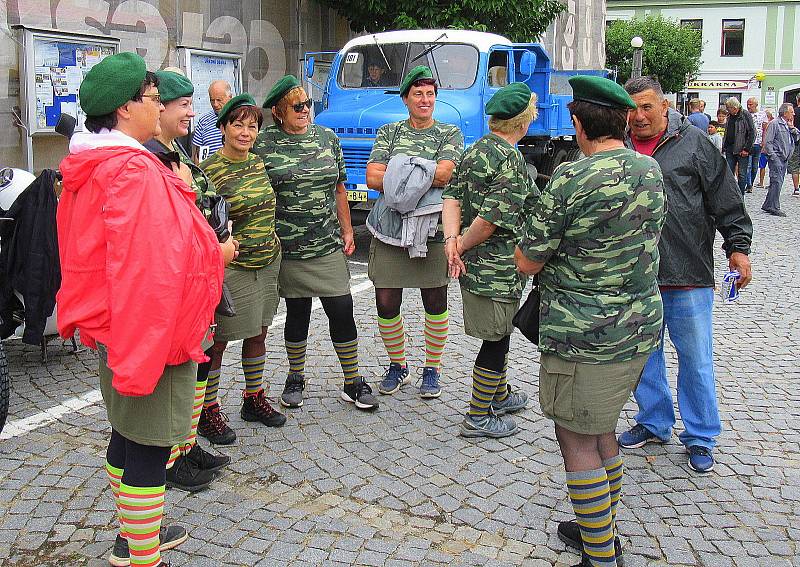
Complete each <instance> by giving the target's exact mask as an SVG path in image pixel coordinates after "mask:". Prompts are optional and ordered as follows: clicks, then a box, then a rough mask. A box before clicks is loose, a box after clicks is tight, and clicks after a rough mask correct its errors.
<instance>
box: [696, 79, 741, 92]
mask: <svg viewBox="0 0 800 567" xmlns="http://www.w3.org/2000/svg"><path fill="white" fill-rule="evenodd" d="M749 84H750V81H748V80H747V79H741V80H740V79H732V80H722V81H689V82H688V83H686V89H687V90H692V89H697V90H703V89H705V90H715V91H716V90H723V91H727V90H746V89H747V88H748V85H749Z"/></svg>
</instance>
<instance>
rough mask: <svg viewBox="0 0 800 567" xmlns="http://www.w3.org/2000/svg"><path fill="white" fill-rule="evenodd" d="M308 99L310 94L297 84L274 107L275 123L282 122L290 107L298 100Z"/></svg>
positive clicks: (273, 117)
mask: <svg viewBox="0 0 800 567" xmlns="http://www.w3.org/2000/svg"><path fill="white" fill-rule="evenodd" d="M306 100H308V95H307V94H306V90H305V89H304V88H303V87H300V86H297V87H294V88H293V89H290V90H289V91H288V92H287V93H286V94H285V95H283V96H282V97H281V99H280V100H279V101H278V103H277V104H276V105H275V106H273V107H272V120H273V121H274V122H275V124H280V123H282V122H283V121H284V120H285V119H286V113H287V112H288V110H289V107H290V106H292V105H293V104H297V103H298V102H303V101H306Z"/></svg>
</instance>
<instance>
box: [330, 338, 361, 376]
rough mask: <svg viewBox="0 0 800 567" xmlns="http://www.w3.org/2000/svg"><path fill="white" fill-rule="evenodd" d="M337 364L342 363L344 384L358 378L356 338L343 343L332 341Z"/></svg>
mask: <svg viewBox="0 0 800 567" xmlns="http://www.w3.org/2000/svg"><path fill="white" fill-rule="evenodd" d="M333 348H334V350H336V356H338V357H339V364H341V365H342V372H343V373H344V384H345V386H349V385H351V384H352V383H353V382H355V381H356V378H358V338H355V339H353V340H352V341H347V342H344V343H333Z"/></svg>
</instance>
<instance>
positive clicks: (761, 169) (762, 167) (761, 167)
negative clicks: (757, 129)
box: [755, 108, 775, 189]
mask: <svg viewBox="0 0 800 567" xmlns="http://www.w3.org/2000/svg"><path fill="white" fill-rule="evenodd" d="M764 113H765V114H766V115H767V119H766V121H765V122H764V124H762V126H761V157H760V158H759V159H758V183H756V185H755V186H756V187H759V188H761V189H763V188H764V174H765V173H766V171H767V154H765V153H764V137H765V136H766V135H767V127H768V126H769V123H770V122H772V121H773V120H774V119H775V113H774V112H773V110H772V109H771V108H765V109H764Z"/></svg>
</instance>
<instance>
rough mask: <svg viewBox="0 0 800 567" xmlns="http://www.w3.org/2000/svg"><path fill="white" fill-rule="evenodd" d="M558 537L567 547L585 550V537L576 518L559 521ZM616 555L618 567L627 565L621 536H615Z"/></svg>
mask: <svg viewBox="0 0 800 567" xmlns="http://www.w3.org/2000/svg"><path fill="white" fill-rule="evenodd" d="M558 539H560V540H561V541H563V542H564V543H565V544H566V545H567V547H571V548H573V549H577V550H578V551H580V552H583V537H581V528H580V526H578V522H576V521H575V520H572V521H570V522H559V524H558ZM614 557H615V558H616V560H617V567H623V566H624V565H625V563H624V559H623V557H622V542H620V541H619V536H614Z"/></svg>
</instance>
